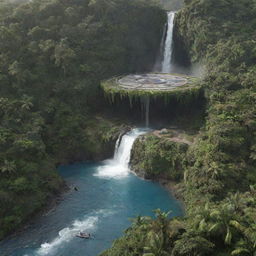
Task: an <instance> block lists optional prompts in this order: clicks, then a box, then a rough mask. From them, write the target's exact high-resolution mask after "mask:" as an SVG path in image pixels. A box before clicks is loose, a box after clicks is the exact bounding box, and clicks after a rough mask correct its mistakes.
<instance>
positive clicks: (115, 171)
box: [95, 128, 148, 179]
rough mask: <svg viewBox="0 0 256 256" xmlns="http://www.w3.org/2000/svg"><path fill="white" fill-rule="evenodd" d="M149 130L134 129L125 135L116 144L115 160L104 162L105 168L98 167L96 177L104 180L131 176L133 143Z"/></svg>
mask: <svg viewBox="0 0 256 256" xmlns="http://www.w3.org/2000/svg"><path fill="white" fill-rule="evenodd" d="M147 131H148V129H138V128H136V129H133V130H131V131H130V132H128V133H127V134H125V135H123V137H122V138H121V141H119V139H118V140H117V142H116V149H115V154H114V158H113V159H110V160H106V161H104V165H103V166H99V167H98V172H97V173H96V174H95V176H98V177H102V178H116V179H119V178H123V177H126V176H127V175H128V174H129V171H130V170H129V161H130V155H131V150H132V146H133V143H134V142H135V140H136V139H137V138H138V137H139V136H140V135H142V134H145V133H146V132H147Z"/></svg>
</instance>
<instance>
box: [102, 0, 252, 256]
mask: <svg viewBox="0 0 256 256" xmlns="http://www.w3.org/2000/svg"><path fill="white" fill-rule="evenodd" d="M185 3H186V5H185V8H184V9H183V10H181V11H180V12H179V13H178V15H177V17H176V38H177V39H178V40H179V42H182V43H183V46H182V47H181V48H183V49H184V50H185V52H186V53H187V54H188V55H189V58H190V59H191V61H192V62H193V61H200V62H201V63H202V64H203V65H205V68H206V72H205V78H204V80H203V84H204V87H205V88H206V89H207V100H208V109H207V110H208V117H207V122H206V125H205V126H204V127H202V130H201V132H200V134H199V135H198V138H197V140H196V143H195V144H194V145H193V146H192V147H190V149H189V152H188V158H187V166H186V168H185V173H184V181H183V186H184V191H185V192H184V197H185V203H186V216H185V218H184V219H180V220H172V221H170V222H169V224H170V225H169V226H168V232H166V233H165V235H163V233H160V235H159V232H157V231H155V230H157V228H155V227H153V225H155V224H156V223H158V222H157V221H154V220H151V221H149V224H147V225H146V227H145V229H144V223H140V224H137V226H135V227H132V228H131V229H129V230H128V231H127V232H126V234H125V236H124V237H122V238H121V239H120V240H118V241H116V242H115V243H114V246H113V248H111V249H110V250H109V251H106V252H105V254H104V256H110V255H111V256H112V255H120V256H121V255H144V256H154V255H155V256H157V255H172V256H183V255H184V256H187V255H193V256H199V255H202V256H203V255H205V256H209V255H214V256H224V255H225V256H227V255H240V256H255V255H256V222H255V221H256V194H255V191H256V167H255V159H256V158H255V149H256V140H255V135H256V126H255V124H256V123H255V116H256V105H255V100H256V98H255V96H256V94H255V92H256V83H255V77H256V34H255V31H256V1H255V0H240V1H237V0H186V1H185ZM161 227H163V226H162V224H160V223H158V229H160V228H161ZM152 231H153V233H154V235H153V236H152V237H153V238H152V240H151V239H149V238H148V239H147V233H148V234H149V233H151V232H152ZM138 233H139V234H138ZM134 236H135V238H134ZM136 237H141V238H140V240H139V242H137V241H138V240H137V239H136ZM166 240H168V243H165V242H163V241H166ZM150 246H153V247H152V249H151V250H150V251H148V250H147V249H145V248H148V247H150ZM153 248H154V249H153Z"/></svg>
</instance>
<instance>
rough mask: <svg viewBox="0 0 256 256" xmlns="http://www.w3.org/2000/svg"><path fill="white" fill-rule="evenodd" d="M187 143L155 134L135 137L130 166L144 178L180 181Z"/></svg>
mask: <svg viewBox="0 0 256 256" xmlns="http://www.w3.org/2000/svg"><path fill="white" fill-rule="evenodd" d="M187 150H188V145H187V144H185V143H182V142H175V141H172V140H170V139H166V138H159V137H157V136H155V135H145V136H141V137H140V138H139V139H137V140H136V141H135V143H134V145H133V149H132V152H131V168H132V170H133V171H135V172H136V173H138V174H139V175H143V176H144V178H150V179H170V180H172V181H180V179H181V178H182V177H183V170H184V167H185V159H186V152H187Z"/></svg>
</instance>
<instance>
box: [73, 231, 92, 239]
mask: <svg viewBox="0 0 256 256" xmlns="http://www.w3.org/2000/svg"><path fill="white" fill-rule="evenodd" d="M76 237H79V238H84V239H89V238H91V235H90V234H89V233H88V234H87V233H82V232H80V233H79V234H77V235H76Z"/></svg>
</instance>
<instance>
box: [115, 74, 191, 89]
mask: <svg viewBox="0 0 256 256" xmlns="http://www.w3.org/2000/svg"><path fill="white" fill-rule="evenodd" d="M117 83H118V85H119V86H120V87H122V88H123V89H126V90H150V91H152V90H155V91H166V90H173V89H175V88H177V87H179V86H183V85H185V84H187V83H188V80H187V79H186V78H185V77H182V76H176V75H172V74H142V75H127V76H125V77H122V78H120V79H119V80H118V81H117Z"/></svg>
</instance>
